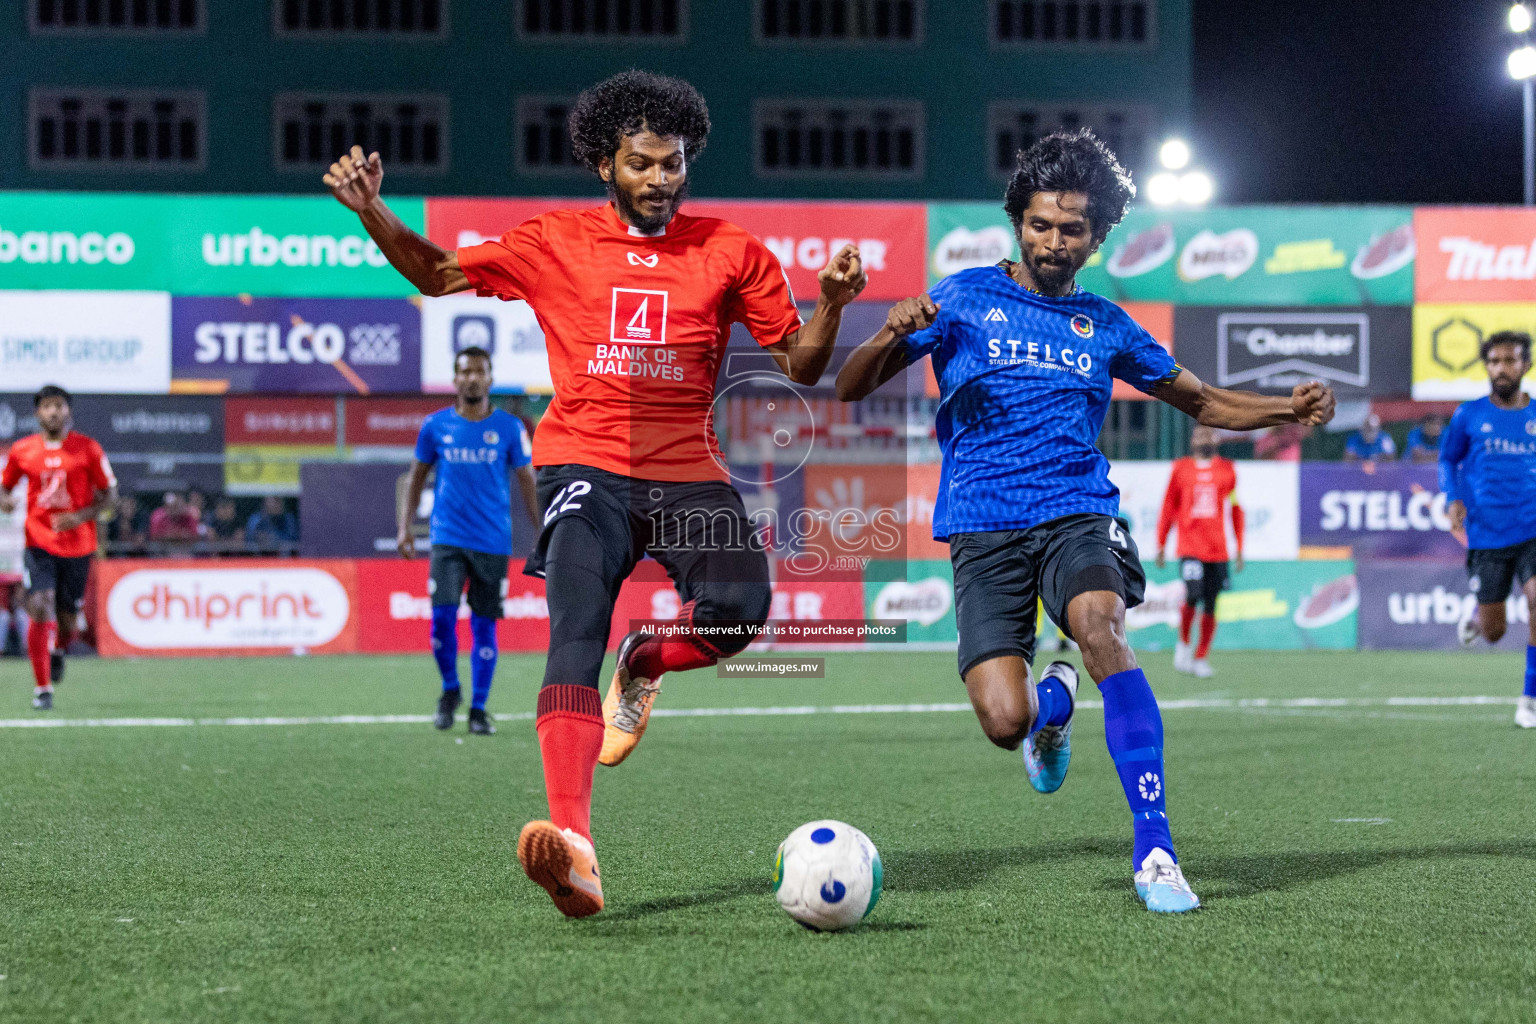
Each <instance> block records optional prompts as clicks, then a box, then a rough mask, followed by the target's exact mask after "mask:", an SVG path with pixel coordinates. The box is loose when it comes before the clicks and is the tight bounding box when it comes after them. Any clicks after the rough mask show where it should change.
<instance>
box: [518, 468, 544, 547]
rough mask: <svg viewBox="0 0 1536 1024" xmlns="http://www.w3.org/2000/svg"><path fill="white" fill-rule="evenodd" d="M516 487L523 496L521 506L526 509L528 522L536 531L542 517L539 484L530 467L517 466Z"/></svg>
mask: <svg viewBox="0 0 1536 1024" xmlns="http://www.w3.org/2000/svg"><path fill="white" fill-rule="evenodd" d="M517 486H518V489H519V490H520V491H522V494H523V504H524V505H526V506H527V507H528V521H529V522H531V523H533V529H534V531H535V532H537V531H538V529H539V527H540V526H541V525H543V524H542V522H541V520H542V519H543V517H544V513H543V511H542V510H541V509H540V508H539V484H538V480H537V479H536V478H535V477H534V475H533V467H532V466H519V467H518V468H517Z"/></svg>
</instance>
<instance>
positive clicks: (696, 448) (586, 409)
mask: <svg viewBox="0 0 1536 1024" xmlns="http://www.w3.org/2000/svg"><path fill="white" fill-rule="evenodd" d="M458 256H459V266H460V267H462V268H463V270H464V275H465V276H466V277H467V278H469V283H470V284H471V285H473V286H474V288H475V291H476V292H477V293H478V294H480V295H494V296H496V297H497V298H501V299H523V300H525V301H527V303H528V304H529V305H530V306H532V307H533V311H534V314H535V315H536V316H537V317H538V320H539V326H540V327H542V328H543V329H544V337H545V342H546V345H547V348H548V351H549V371H550V377H551V379H552V380H553V382H554V388H555V396H554V399H553V400H552V401H551V402H550V404H549V410H548V411H547V412H546V413H545V414H544V418H543V419H542V420H541V421H540V422H539V429H538V431H537V433H535V434H534V440H533V464H534V465H535V466H553V465H559V464H561V463H579V464H581V465H586V466H595V467H597V468H598V469H606V470H608V471H609V472H612V473H619V474H622V475H624V476H630V477H638V478H640V479H646V480H668V481H688V480H726V479H728V478H729V475H728V474H727V473H726V471H725V469H724V468H723V463H724V459H723V458H722V457H721V456H720V454H719V447H718V444H717V442H716V440H715V430H714V420H713V415H712V410H713V406H714V399H715V375H716V374H717V372H718V371H719V369H720V360H721V357H722V355H723V353H724V351H725V344H726V340H727V339H728V338H729V337H730V332H731V324H732V323H741V324H744V325H745V326H746V328H747V329H748V330H749V331H751V332H752V337H754V338H755V339H757V342H758V344H759V345H763V346H765V347H766V346H768V345H774V344H777V343H778V342H781V341H783V340H784V339H785V338H786V337H787V336H788V335H789V334H790V333H791V332H793V331H795V330H796V329H797V328H798V327H799V326H800V314H799V312H798V311H797V310H796V309H795V301H794V296H793V295H792V294H791V293H790V290H789V282H788V281H787V280H786V279H785V277H784V271H783V268H781V267H780V266H779V261H778V259H777V257H775V256H774V255H773V253H772V252H770V251H769V250H768V248H767V246H765V245H763V244H762V243H761V242H759V241H758V240H757V239H756V238H754V237H753V236H752V235H750V234H748V233H747V232H746V231H744V230H742V229H741V228H738V227H736V226H735V225H733V224H729V223H727V222H725V221H723V220H716V219H714V218H711V217H688V216H685V215H683V214H677V215H676V216H674V217H673V218H672V222H671V223H670V224H668V225H667V227H666V230H665V232H664V233H663V234H660V235H654V236H646V235H640V234H636V233H632V230H631V229H630V228H629V226H628V225H626V224H625V223H624V222H623V221H621V220H619V216H618V213H617V212H616V211H615V210H614V208H613V206H612V205H611V204H609V205H606V206H601V207H597V208H594V209H590V210H579V211H577V210H560V211H556V212H554V213H546V214H543V215H541V216H538V217H534V218H533V219H531V220H528V221H525V222H524V223H522V224H520V225H518V226H517V227H516V228H514V229H512V230H511V231H509V232H507V233H506V234H505V235H503V236H502V237H501V238H500V240H498V241H494V242H485V243H483V244H481V245H471V246H467V247H465V248H462V249H460V250H458Z"/></svg>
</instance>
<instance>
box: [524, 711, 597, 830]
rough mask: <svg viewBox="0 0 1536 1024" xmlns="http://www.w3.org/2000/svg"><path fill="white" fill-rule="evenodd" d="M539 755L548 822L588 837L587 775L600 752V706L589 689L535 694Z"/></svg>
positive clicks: (589, 782)
mask: <svg viewBox="0 0 1536 1024" xmlns="http://www.w3.org/2000/svg"><path fill="white" fill-rule="evenodd" d="M535 728H536V729H537V731H538V734H539V752H540V753H541V754H543V756H544V791H545V793H546V794H547V795H548V797H549V820H550V821H552V822H554V823H555V825H556V826H557V827H559V828H568V829H571V830H573V831H575V832H579V833H580V834H581V835H583V836H585V837H586V838H587V839H588V840H591V838H592V773H593V771H595V770H596V768H597V755H598V753H599V752H600V751H601V750H602V748H603V702H602V699H601V698H599V697H598V695H597V688H596V687H592V686H546V687H544V688H543V689H542V690H540V691H539V710H538V720H537V723H536V725H535Z"/></svg>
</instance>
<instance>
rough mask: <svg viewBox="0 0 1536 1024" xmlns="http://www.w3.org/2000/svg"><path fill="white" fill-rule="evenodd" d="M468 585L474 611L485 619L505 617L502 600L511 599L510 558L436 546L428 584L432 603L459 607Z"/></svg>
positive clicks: (451, 546)
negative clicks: (509, 593)
mask: <svg viewBox="0 0 1536 1024" xmlns="http://www.w3.org/2000/svg"><path fill="white" fill-rule="evenodd" d="M466 584H467V585H468V587H469V610H470V611H472V612H474V613H475V614H476V615H478V616H480V617H481V618H482V619H499V618H501V601H502V598H504V597H506V596H507V556H506V555H493V554H490V553H488V552H485V551H471V550H470V549H469V548H459V547H454V546H453V545H451V544H434V545H432V577H431V579H430V580H428V581H427V593H429V594H431V595H432V604H433V605H434V606H442V605H454V606H457V605H458V603H459V598H461V597H462V596H464V587H465V585H466Z"/></svg>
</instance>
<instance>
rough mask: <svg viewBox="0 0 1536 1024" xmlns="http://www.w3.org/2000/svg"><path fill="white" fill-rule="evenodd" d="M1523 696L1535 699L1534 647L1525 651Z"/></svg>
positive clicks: (1535, 651)
mask: <svg viewBox="0 0 1536 1024" xmlns="http://www.w3.org/2000/svg"><path fill="white" fill-rule="evenodd" d="M1525 695H1526V696H1527V697H1536V647H1527V648H1526V649H1525Z"/></svg>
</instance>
